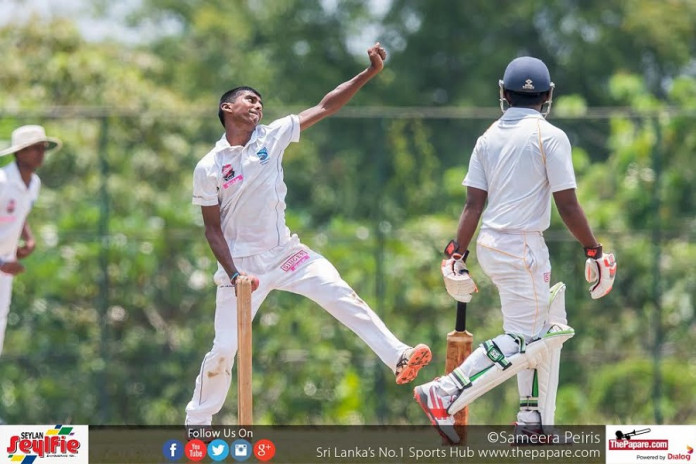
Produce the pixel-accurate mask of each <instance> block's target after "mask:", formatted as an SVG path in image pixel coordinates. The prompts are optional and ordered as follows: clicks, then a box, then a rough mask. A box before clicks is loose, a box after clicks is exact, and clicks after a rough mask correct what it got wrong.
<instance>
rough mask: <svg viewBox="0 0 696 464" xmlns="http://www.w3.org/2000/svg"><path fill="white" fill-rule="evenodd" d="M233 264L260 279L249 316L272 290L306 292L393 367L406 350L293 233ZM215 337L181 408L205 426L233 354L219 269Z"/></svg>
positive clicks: (228, 294) (224, 388)
mask: <svg viewBox="0 0 696 464" xmlns="http://www.w3.org/2000/svg"><path fill="white" fill-rule="evenodd" d="M235 265H236V266H237V268H238V269H239V270H240V271H242V272H246V273H247V274H251V275H255V276H257V277H258V278H259V288H258V289H257V290H256V291H254V292H253V293H252V294H251V311H252V317H255V316H256V312H257V311H258V309H259V307H260V306H261V303H263V301H264V299H265V298H266V296H268V294H269V293H270V292H271V290H282V291H288V292H292V293H297V294H299V295H303V296H306V297H307V298H309V299H311V300H312V301H314V302H316V303H317V304H319V305H320V306H321V307H322V308H324V309H325V310H326V311H327V312H328V313H329V314H331V315H332V316H333V317H335V318H336V319H338V320H339V321H340V322H341V323H342V324H344V325H345V326H346V327H348V328H349V329H351V330H352V331H353V332H355V334H357V335H358V336H359V337H360V338H361V339H362V340H363V341H364V342H365V343H366V344H367V345H368V346H369V347H370V348H371V349H372V351H374V352H375V353H376V354H377V356H379V358H380V359H381V360H382V362H384V364H386V365H387V366H388V367H389V368H390V369H391V370H392V371H394V370H395V369H396V363H397V362H398V360H399V357H400V356H401V353H402V352H403V351H404V350H405V349H407V348H409V347H408V346H407V345H406V344H404V343H402V342H401V341H400V340H399V339H397V338H396V337H395V336H394V334H393V333H392V332H391V331H390V330H389V329H388V328H387V327H386V325H385V324H384V322H382V320H381V319H380V318H379V316H377V314H375V312H374V311H373V310H372V309H370V307H369V306H368V305H367V304H366V303H365V302H364V301H362V300H361V299H360V297H358V295H357V294H356V293H355V292H354V291H353V289H352V288H350V286H348V284H347V283H346V282H345V281H343V279H341V276H340V275H339V273H338V271H337V270H336V268H335V267H334V266H333V265H332V264H331V263H330V262H329V261H328V260H327V259H326V258H324V257H323V256H321V255H320V254H318V253H316V252H314V251H312V250H311V249H309V248H308V247H306V246H305V245H302V244H301V243H300V241H299V239H298V238H297V236H296V235H293V236H292V238H291V240H290V241H289V242H288V243H287V244H286V245H283V246H279V247H276V248H273V249H271V250H269V251H267V252H264V253H262V254H259V255H255V256H249V257H244V258H235ZM215 280H216V283H217V284H218V288H217V298H216V307H215V340H214V341H213V348H212V350H211V351H210V352H208V354H206V355H205V357H204V358H203V363H202V365H201V369H200V373H199V374H198V377H197V378H196V386H195V389H194V393H193V398H192V399H191V401H190V402H189V403H188V405H187V406H186V424H187V425H209V424H210V423H211V421H212V416H213V415H214V414H216V413H217V412H218V411H220V409H222V406H223V404H224V402H225V398H226V397H227V392H228V391H229V388H230V384H231V381H232V376H231V371H232V366H233V364H234V357H235V355H236V353H237V300H236V296H235V292H234V287H232V286H230V285H229V284H228V283H229V279H228V278H227V277H226V275H225V274H224V272H219V271H218V273H216V275H215Z"/></svg>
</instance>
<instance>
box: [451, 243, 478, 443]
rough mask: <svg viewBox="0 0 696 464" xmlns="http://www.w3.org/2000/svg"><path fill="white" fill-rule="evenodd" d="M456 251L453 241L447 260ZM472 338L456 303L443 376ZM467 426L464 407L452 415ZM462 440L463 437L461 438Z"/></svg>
mask: <svg viewBox="0 0 696 464" xmlns="http://www.w3.org/2000/svg"><path fill="white" fill-rule="evenodd" d="M456 250H457V244H456V242H455V241H454V240H452V241H450V242H449V243H448V244H447V246H446V247H445V256H447V257H448V258H449V257H451V256H452V254H453V253H454V252H455V251H456ZM473 342H474V336H473V335H472V334H471V333H470V332H469V331H467V330H466V303H462V302H461V301H458V302H457V320H456V322H455V325H454V330H453V331H452V332H450V333H448V334H447V357H446V359H445V375H447V374H449V373H450V372H452V371H453V370H454V369H455V368H456V367H458V366H459V365H460V364H461V363H463V362H464V360H465V359H466V358H467V357H468V356H469V355H470V354H471V345H472V344H473ZM468 424H469V408H468V407H466V408H464V409H462V410H461V411H459V412H458V413H456V414H455V415H454V425H455V427H456V426H461V425H468ZM462 438H464V437H462ZM463 441H465V440H463Z"/></svg>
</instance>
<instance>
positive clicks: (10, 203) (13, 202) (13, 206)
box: [7, 198, 16, 214]
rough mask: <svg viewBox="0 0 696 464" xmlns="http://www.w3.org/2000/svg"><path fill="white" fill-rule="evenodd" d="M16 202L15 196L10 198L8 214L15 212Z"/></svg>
mask: <svg viewBox="0 0 696 464" xmlns="http://www.w3.org/2000/svg"><path fill="white" fill-rule="evenodd" d="M15 206H16V203H15V201H14V198H10V201H8V202H7V214H12V213H14V210H15Z"/></svg>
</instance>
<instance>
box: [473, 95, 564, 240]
mask: <svg viewBox="0 0 696 464" xmlns="http://www.w3.org/2000/svg"><path fill="white" fill-rule="evenodd" d="M462 183H463V184H464V185H466V186H468V187H474V188H477V189H480V190H485V191H486V192H488V205H487V206H486V209H485V211H484V212H483V217H482V224H481V227H482V228H490V229H495V230H499V231H507V232H522V231H524V232H535V231H536V232H543V231H544V230H546V229H548V227H549V225H550V222H551V193H552V192H558V191H561V190H567V189H571V188H576V187H577V185H576V183H575V173H574V171H573V160H572V156H571V147H570V141H569V140H568V137H567V136H566V134H565V132H563V131H562V130H561V129H559V128H557V127H555V126H554V125H552V124H551V123H549V122H548V121H546V119H544V117H543V116H542V115H541V114H540V113H539V112H538V111H535V110H533V109H530V108H516V107H513V108H508V110H507V111H505V113H504V114H503V116H502V117H501V118H500V119H499V120H498V121H496V122H495V123H494V124H493V125H492V126H491V127H490V128H488V130H487V131H486V132H485V133H484V134H483V135H482V136H481V137H479V139H478V141H477V142H476V146H475V147H474V151H473V153H472V155H471V160H470V161H469V171H468V173H467V175H466V177H465V179H464V181H463V182H462Z"/></svg>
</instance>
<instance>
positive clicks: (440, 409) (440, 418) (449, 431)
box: [413, 379, 461, 444]
mask: <svg viewBox="0 0 696 464" xmlns="http://www.w3.org/2000/svg"><path fill="white" fill-rule="evenodd" d="M437 380H438V379H435V380H433V381H432V382H428V383H426V384H423V385H419V386H417V387H416V388H415V389H414V390H413V398H414V399H415V400H416V401H417V402H418V404H420V407H421V408H422V409H423V412H425V415H426V416H428V419H430V423H431V424H433V426H434V427H435V429H436V430H437V432H438V433H439V434H440V435H442V438H444V439H445V440H446V441H447V443H450V444H456V443H459V441H460V440H461V438H460V437H459V434H458V433H457V431H456V430H455V428H454V417H453V416H450V415H449V414H448V413H447V408H449V406H450V405H451V404H452V403H453V402H454V400H455V399H456V398H457V395H448V394H446V393H445V392H444V391H443V390H442V389H441V388H440V387H439V385H438V383H437Z"/></svg>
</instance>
